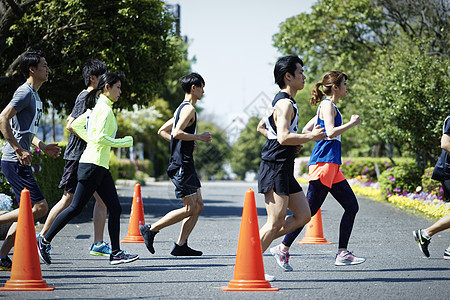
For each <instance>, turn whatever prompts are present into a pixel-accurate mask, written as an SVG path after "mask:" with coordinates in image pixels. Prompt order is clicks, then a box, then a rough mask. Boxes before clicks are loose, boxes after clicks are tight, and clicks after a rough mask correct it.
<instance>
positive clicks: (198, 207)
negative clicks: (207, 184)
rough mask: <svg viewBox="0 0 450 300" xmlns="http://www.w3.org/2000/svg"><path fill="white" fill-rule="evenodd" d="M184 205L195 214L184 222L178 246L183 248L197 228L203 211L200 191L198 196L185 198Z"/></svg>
mask: <svg viewBox="0 0 450 300" xmlns="http://www.w3.org/2000/svg"><path fill="white" fill-rule="evenodd" d="M183 203H184V205H185V206H186V207H189V208H188V210H189V211H192V212H193V214H192V215H191V216H189V217H187V218H185V219H184V220H183V224H182V225H181V231H180V236H179V237H178V241H177V244H178V246H182V245H184V244H185V243H186V241H187V239H188V237H189V235H190V234H191V232H192V230H193V229H194V227H195V224H197V220H198V217H199V216H200V213H201V212H202V210H203V199H202V194H201V193H200V189H198V190H197V194H195V195H192V196H190V197H186V198H183Z"/></svg>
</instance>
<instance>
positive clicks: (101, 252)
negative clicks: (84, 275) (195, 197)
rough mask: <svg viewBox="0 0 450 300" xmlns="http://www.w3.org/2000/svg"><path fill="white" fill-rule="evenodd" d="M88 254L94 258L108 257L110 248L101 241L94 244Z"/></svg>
mask: <svg viewBox="0 0 450 300" xmlns="http://www.w3.org/2000/svg"><path fill="white" fill-rule="evenodd" d="M89 254H90V255H95V256H110V255H111V248H110V247H109V244H107V243H105V242H103V241H102V242H98V243H94V244H92V246H91V250H90V251H89Z"/></svg>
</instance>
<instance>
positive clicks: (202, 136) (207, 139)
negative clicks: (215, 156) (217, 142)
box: [199, 132, 212, 143]
mask: <svg viewBox="0 0 450 300" xmlns="http://www.w3.org/2000/svg"><path fill="white" fill-rule="evenodd" d="M199 140H200V141H203V142H207V143H209V142H211V140H212V137H211V133H209V132H203V133H202V134H200V135H199Z"/></svg>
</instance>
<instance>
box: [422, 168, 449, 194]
mask: <svg viewBox="0 0 450 300" xmlns="http://www.w3.org/2000/svg"><path fill="white" fill-rule="evenodd" d="M433 170H434V167H431V168H427V169H425V171H424V172H423V175H422V190H423V191H424V192H425V193H428V194H433V195H436V196H437V197H438V198H439V199H443V198H444V190H443V189H442V183H441V182H440V181H437V180H434V179H431V175H432V174H433Z"/></svg>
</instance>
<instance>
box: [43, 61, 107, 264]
mask: <svg viewBox="0 0 450 300" xmlns="http://www.w3.org/2000/svg"><path fill="white" fill-rule="evenodd" d="M105 72H106V65H105V64H104V63H103V62H101V61H99V60H97V59H90V60H88V61H87V62H86V63H85V65H84V68H83V78H84V82H85V84H86V87H87V88H86V89H84V90H83V91H81V92H80V94H79V95H78V97H77V99H76V101H75V105H74V107H73V110H72V113H71V114H70V116H69V117H68V118H67V126H66V128H67V130H69V131H70V136H69V142H68V143H67V147H66V151H65V152H64V159H65V160H66V164H65V166H64V171H63V175H62V178H61V182H60V184H59V186H58V187H59V188H60V189H64V193H63V196H62V198H61V200H59V201H58V203H56V204H55V205H54V206H53V208H52V209H51V210H50V212H49V213H48V216H47V219H46V221H45V224H44V227H42V230H41V232H40V233H39V234H40V235H42V236H44V235H45V234H46V233H47V231H48V229H49V228H50V226H51V225H52V223H53V221H54V220H55V218H56V216H57V215H58V214H60V213H61V212H62V211H63V210H64V209H66V208H67V207H68V206H69V205H70V203H72V199H73V193H74V192H75V189H76V187H77V183H78V179H77V171H78V162H79V160H80V157H81V154H83V151H84V149H86V142H85V141H83V140H82V139H81V138H79V137H78V136H77V135H76V133H75V131H74V130H73V129H72V122H73V121H74V120H75V119H76V118H78V117H79V116H80V115H82V114H83V113H84V112H85V111H86V96H87V95H88V94H89V92H90V91H92V90H93V89H95V88H97V85H98V80H99V79H100V76H101V75H103V74H104V73H105ZM94 197H95V200H96V201H95V205H94V213H93V219H94V243H93V244H92V246H91V249H90V252H89V253H90V254H91V255H101V256H108V257H109V255H110V254H111V248H110V247H109V245H108V244H107V243H105V242H104V241H103V231H104V229H105V222H106V215H107V209H106V205H105V204H104V203H103V201H102V199H101V198H100V196H99V195H98V194H97V193H94Z"/></svg>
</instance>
